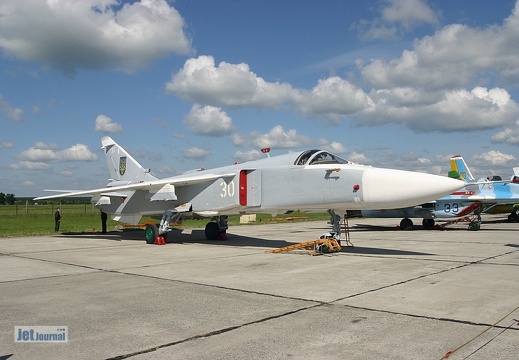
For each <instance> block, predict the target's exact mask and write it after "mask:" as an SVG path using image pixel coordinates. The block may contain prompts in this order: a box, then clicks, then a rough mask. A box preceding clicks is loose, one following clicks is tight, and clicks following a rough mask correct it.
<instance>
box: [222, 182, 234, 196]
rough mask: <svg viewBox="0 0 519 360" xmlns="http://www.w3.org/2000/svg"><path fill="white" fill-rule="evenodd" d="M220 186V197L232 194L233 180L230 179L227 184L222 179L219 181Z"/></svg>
mask: <svg viewBox="0 0 519 360" xmlns="http://www.w3.org/2000/svg"><path fill="white" fill-rule="evenodd" d="M220 187H221V188H222V191H221V192H220V197H223V198H225V197H233V196H234V181H231V182H230V183H228V184H227V183H226V182H225V181H222V182H221V183H220Z"/></svg>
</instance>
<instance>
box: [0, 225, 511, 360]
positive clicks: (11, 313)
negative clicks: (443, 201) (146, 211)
mask: <svg viewBox="0 0 519 360" xmlns="http://www.w3.org/2000/svg"><path fill="white" fill-rule="evenodd" d="M501 219H503V217H502V216H501V217H499V216H492V217H488V216H487V217H485V218H484V222H483V224H482V228H481V230H479V231H468V230H467V223H459V224H456V225H452V226H449V227H446V228H445V229H444V230H423V229H421V227H419V226H417V228H418V229H416V230H414V231H398V230H396V229H395V225H396V224H398V222H399V219H350V220H349V225H350V227H351V229H350V232H349V236H350V239H351V241H352V242H353V244H354V245H355V246H354V247H346V246H343V248H342V251H341V252H339V253H333V254H325V255H322V256H310V255H308V254H307V253H306V252H304V251H294V252H290V253H280V254H274V253H266V252H265V251H266V250H268V249H273V248H279V247H282V246H286V245H290V244H293V243H299V242H304V241H309V240H314V239H317V238H318V237H319V235H321V234H323V233H326V232H328V231H329V230H330V229H329V225H327V224H326V222H298V223H295V222H289V221H287V222H283V223H270V224H266V225H241V226H234V227H231V228H230V229H229V230H228V238H229V239H228V240H226V241H207V240H205V237H204V232H203V230H202V229H194V230H184V231H180V230H174V231H173V232H172V233H171V234H170V236H169V240H168V241H173V240H174V241H175V242H174V243H171V242H170V243H168V244H166V245H147V244H146V243H145V242H144V240H143V238H144V232H143V231H142V230H131V231H121V232H112V233H108V234H106V235H102V234H100V233H91V234H58V235H56V236H42V237H27V238H3V239H0V264H1V271H0V309H1V317H0V359H1V360H4V359H12V360H18V359H126V358H129V359H135V360H144V359H226V360H227V359H247V360H249V359H442V358H445V356H446V355H448V354H450V356H449V359H450V360H452V359H471V360H482V359H510V360H512V359H514V360H515V359H517V358H518V357H519V325H518V320H517V319H519V238H518V230H519V224H515V223H507V222H504V221H501ZM201 224H202V223H201ZM204 224H205V223H204ZM343 238H344V236H343ZM343 245H344V241H343ZM15 326H67V327H68V342H67V343H21V342H15V337H16V334H15V330H14V329H15Z"/></svg>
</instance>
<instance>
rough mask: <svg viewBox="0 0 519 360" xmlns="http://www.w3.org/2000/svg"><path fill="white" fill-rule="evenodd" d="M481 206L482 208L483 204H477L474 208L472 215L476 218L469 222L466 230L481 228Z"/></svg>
mask: <svg viewBox="0 0 519 360" xmlns="http://www.w3.org/2000/svg"><path fill="white" fill-rule="evenodd" d="M482 208H483V205H482V204H479V206H478V207H477V208H476V210H474V215H476V220H472V221H471V222H470V223H469V228H468V230H472V231H478V230H479V229H481V209H482Z"/></svg>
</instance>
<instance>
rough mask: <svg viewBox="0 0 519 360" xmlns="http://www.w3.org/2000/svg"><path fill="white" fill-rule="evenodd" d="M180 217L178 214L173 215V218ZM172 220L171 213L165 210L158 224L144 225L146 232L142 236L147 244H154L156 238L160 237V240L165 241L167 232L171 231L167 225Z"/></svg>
mask: <svg viewBox="0 0 519 360" xmlns="http://www.w3.org/2000/svg"><path fill="white" fill-rule="evenodd" d="M177 215H180V214H179V213H175V217H177ZM172 218H173V212H172V211H169V210H166V211H164V214H163V215H162V219H161V220H160V224H159V225H158V226H157V225H156V224H149V225H146V230H145V232H144V235H145V237H146V243H147V244H155V242H156V240H157V237H159V236H161V237H162V240H164V241H165V240H166V239H167V238H168V231H169V230H170V229H171V228H170V227H169V223H170V221H171V220H172Z"/></svg>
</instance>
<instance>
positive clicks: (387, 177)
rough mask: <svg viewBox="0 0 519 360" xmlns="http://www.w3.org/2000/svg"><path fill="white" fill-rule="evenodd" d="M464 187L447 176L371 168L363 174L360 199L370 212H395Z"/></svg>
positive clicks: (461, 183)
mask: <svg viewBox="0 0 519 360" xmlns="http://www.w3.org/2000/svg"><path fill="white" fill-rule="evenodd" d="M381 185H382V186H381ZM464 185H465V183H464V182H463V181H461V180H456V179H452V178H449V177H446V176H439V175H431V174H425V173H419V172H412V171H403V170H392V169H380V168H371V169H367V170H366V171H364V173H363V175H362V185H361V187H360V189H359V192H361V193H360V194H359V196H362V199H361V203H363V204H364V207H365V208H366V209H367V210H375V209H395V208H402V207H408V206H414V205H418V204H423V203H426V202H429V201H433V200H437V199H439V198H441V197H443V196H445V195H448V194H450V193H452V192H453V191H456V190H458V189H461V188H462V187H463V186H464Z"/></svg>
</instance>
